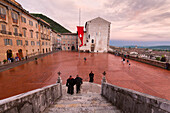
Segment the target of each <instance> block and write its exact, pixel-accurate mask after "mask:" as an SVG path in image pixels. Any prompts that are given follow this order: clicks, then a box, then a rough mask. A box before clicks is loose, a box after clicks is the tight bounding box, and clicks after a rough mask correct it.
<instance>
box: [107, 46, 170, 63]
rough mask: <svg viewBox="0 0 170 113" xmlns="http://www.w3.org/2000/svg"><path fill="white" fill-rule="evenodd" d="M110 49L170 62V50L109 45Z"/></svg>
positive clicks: (116, 52)
mask: <svg viewBox="0 0 170 113" xmlns="http://www.w3.org/2000/svg"><path fill="white" fill-rule="evenodd" d="M110 48H111V49H110V51H112V52H115V54H123V55H130V56H134V57H138V58H143V59H150V60H154V61H160V62H169V63H170V52H169V51H165V50H154V49H148V48H138V47H137V46H136V47H134V48H130V47H129V48H123V47H114V46H110Z"/></svg>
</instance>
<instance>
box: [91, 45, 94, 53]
mask: <svg viewBox="0 0 170 113" xmlns="http://www.w3.org/2000/svg"><path fill="white" fill-rule="evenodd" d="M94 49H95V45H94V44H92V45H91V52H94Z"/></svg>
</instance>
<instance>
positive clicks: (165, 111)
mask: <svg viewBox="0 0 170 113" xmlns="http://www.w3.org/2000/svg"><path fill="white" fill-rule="evenodd" d="M102 95H103V96H104V97H105V98H106V99H108V100H109V101H110V102H111V103H112V104H113V105H115V106H116V107H117V108H118V109H121V110H122V111H123V112H124V113H169V112H170V101H168V100H166V99H161V98H158V97H154V96H151V95H148V94H144V93H140V92H137V91H133V90H130V89H126V88H121V87H118V86H115V85H111V84H108V83H102Z"/></svg>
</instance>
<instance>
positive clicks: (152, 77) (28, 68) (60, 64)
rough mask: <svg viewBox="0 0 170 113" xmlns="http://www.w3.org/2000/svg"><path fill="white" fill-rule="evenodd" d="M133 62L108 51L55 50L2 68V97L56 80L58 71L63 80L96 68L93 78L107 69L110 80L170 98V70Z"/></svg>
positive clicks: (85, 78)
mask: <svg viewBox="0 0 170 113" xmlns="http://www.w3.org/2000/svg"><path fill="white" fill-rule="evenodd" d="M84 57H86V58H87V61H86V62H84V60H83V58H84ZM130 63H131V66H130V67H129V66H128V64H126V63H125V64H122V62H121V58H120V57H118V56H114V55H112V54H107V53H103V54H100V53H98V54H97V53H80V57H79V53H77V52H58V53H54V54H51V55H48V56H45V57H43V58H41V59H38V60H37V62H36V61H32V62H29V63H26V64H23V65H21V66H18V67H15V68H13V69H10V70H7V71H3V72H0V99H4V98H7V97H10V96H14V95H16V94H20V93H24V92H27V91H30V90H33V89H37V88H40V87H43V86H47V85H50V84H53V83H55V82H56V81H57V78H58V74H57V73H58V72H59V71H61V73H62V74H61V78H62V80H63V84H65V83H66V80H67V78H68V76H69V75H72V76H73V77H76V75H77V74H79V76H80V77H82V78H83V80H84V81H88V80H89V77H88V74H89V73H90V71H93V72H94V75H95V77H94V82H95V83H98V84H101V79H102V76H103V75H102V73H103V72H104V71H106V79H107V82H109V83H111V84H114V85H117V86H121V87H125V88H129V89H133V90H136V91H139V92H143V93H147V94H150V95H153V96H158V97H160V98H165V99H168V100H170V71H167V70H164V69H161V68H158V67H154V66H151V65H148V64H144V63H140V62H136V61H132V60H130Z"/></svg>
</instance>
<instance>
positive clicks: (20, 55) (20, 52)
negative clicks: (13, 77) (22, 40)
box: [18, 49, 23, 60]
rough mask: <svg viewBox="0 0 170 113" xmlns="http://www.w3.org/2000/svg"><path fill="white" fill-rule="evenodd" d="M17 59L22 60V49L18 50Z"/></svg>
mask: <svg viewBox="0 0 170 113" xmlns="http://www.w3.org/2000/svg"><path fill="white" fill-rule="evenodd" d="M18 57H19V60H21V59H22V58H23V53H22V49H19V50H18Z"/></svg>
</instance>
